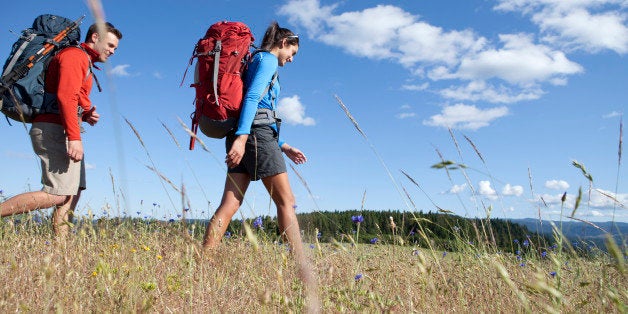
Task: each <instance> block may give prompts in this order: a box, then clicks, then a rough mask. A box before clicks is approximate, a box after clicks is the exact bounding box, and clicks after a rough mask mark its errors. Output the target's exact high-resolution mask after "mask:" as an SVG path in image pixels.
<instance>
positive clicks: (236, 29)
mask: <svg viewBox="0 0 628 314" xmlns="http://www.w3.org/2000/svg"><path fill="white" fill-rule="evenodd" d="M254 40H255V38H254V37H253V34H252V33H251V30H250V29H249V27H248V26H247V25H246V24H244V23H241V22H224V21H223V22H218V23H215V24H214V25H212V26H210V27H209V29H208V30H207V32H206V33H205V37H203V38H201V39H200V40H199V41H198V43H197V44H196V46H195V47H194V53H193V54H192V57H191V58H190V63H189V65H188V67H189V66H190V65H192V63H193V62H194V58H196V59H197V61H196V69H195V73H194V83H193V84H192V85H191V87H194V88H195V90H196V97H195V100H194V103H195V110H194V113H193V114H192V132H194V134H196V132H197V130H198V127H199V125H200V127H201V132H203V134H205V135H207V136H208V137H211V138H224V137H225V136H226V135H227V133H229V131H231V130H233V129H234V128H235V127H236V124H237V122H238V118H239V116H240V109H241V106H242V98H243V94H244V86H243V85H244V84H243V82H242V74H243V73H244V70H245V68H246V65H247V62H248V60H249V58H250V56H251V47H252V44H253V41H254ZM186 72H187V70H186ZM183 77H184V79H185V74H184V76H183ZM194 142H195V137H194V136H192V137H191V138H190V150H192V149H194Z"/></svg>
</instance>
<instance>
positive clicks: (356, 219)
mask: <svg viewBox="0 0 628 314" xmlns="http://www.w3.org/2000/svg"><path fill="white" fill-rule="evenodd" d="M351 220H352V221H353V222H355V223H356V224H359V223H361V222H363V221H364V217H362V215H358V216H351Z"/></svg>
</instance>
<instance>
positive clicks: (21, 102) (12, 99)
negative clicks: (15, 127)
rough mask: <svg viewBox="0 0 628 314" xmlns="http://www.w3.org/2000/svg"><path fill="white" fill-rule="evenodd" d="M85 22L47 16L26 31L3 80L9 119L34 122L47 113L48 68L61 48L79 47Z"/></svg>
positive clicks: (3, 107)
mask: <svg viewBox="0 0 628 314" xmlns="http://www.w3.org/2000/svg"><path fill="white" fill-rule="evenodd" d="M82 19H83V17H81V18H79V19H78V20H76V21H72V20H69V19H67V18H64V17H61V16H57V15H51V14H43V15H40V16H38V17H37V18H36V19H35V21H34V22H33V26H32V27H31V28H27V29H25V30H23V31H22V35H21V36H20V38H19V39H18V40H17V41H16V42H15V43H14V44H13V47H12V48H11V53H10V54H9V58H8V59H7V60H6V62H5V64H4V67H3V68H2V77H1V78H0V97H1V98H0V100H1V101H0V111H2V113H4V114H5V116H6V117H7V118H11V119H13V120H16V121H20V122H23V123H31V122H32V120H33V118H34V117H35V115H37V114H38V113H41V112H45V111H43V109H42V105H43V102H44V81H45V80H44V76H45V72H46V68H47V65H48V63H49V61H50V58H51V57H52V56H54V55H55V53H57V52H58V51H60V50H61V49H63V48H65V47H69V46H75V45H78V43H79V42H80V37H81V30H80V29H79V27H78V26H79V24H80V23H81V21H82ZM7 121H8V120H7Z"/></svg>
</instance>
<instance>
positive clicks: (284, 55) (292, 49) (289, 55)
mask: <svg viewBox="0 0 628 314" xmlns="http://www.w3.org/2000/svg"><path fill="white" fill-rule="evenodd" d="M298 51H299V46H298V45H288V44H286V43H285V42H284V44H283V45H282V46H281V48H279V50H278V51H277V59H278V61H279V66H280V67H282V66H284V65H285V64H286V63H288V62H292V61H293V60H294V55H296V54H297V52H298Z"/></svg>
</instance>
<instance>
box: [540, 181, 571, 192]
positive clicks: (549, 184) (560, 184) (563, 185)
mask: <svg viewBox="0 0 628 314" xmlns="http://www.w3.org/2000/svg"><path fill="white" fill-rule="evenodd" d="M545 187H546V188H548V189H552V190H559V191H564V190H567V189H568V188H569V183H567V182H566V181H563V180H548V181H545Z"/></svg>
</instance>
